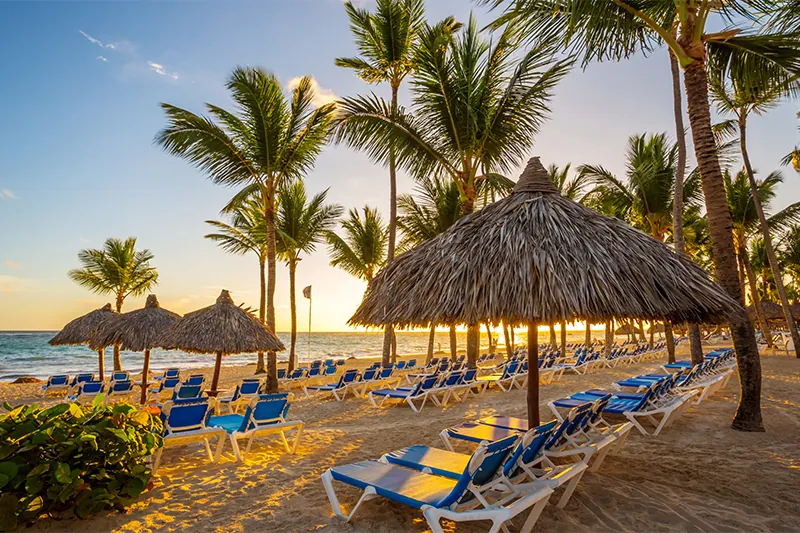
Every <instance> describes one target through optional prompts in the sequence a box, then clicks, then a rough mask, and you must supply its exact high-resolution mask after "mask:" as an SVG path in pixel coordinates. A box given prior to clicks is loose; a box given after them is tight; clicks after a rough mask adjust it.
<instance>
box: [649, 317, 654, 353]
mask: <svg viewBox="0 0 800 533" xmlns="http://www.w3.org/2000/svg"><path fill="white" fill-rule="evenodd" d="M655 336H656V323H655V322H650V342H649V343H648V346H649V347H650V349H651V350H652V349H653V346H654V345H655Z"/></svg>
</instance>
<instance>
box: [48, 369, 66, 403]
mask: <svg viewBox="0 0 800 533" xmlns="http://www.w3.org/2000/svg"><path fill="white" fill-rule="evenodd" d="M69 387H70V385H69V376H68V375H66V374H57V375H55V376H50V377H49V378H47V383H45V384H44V385H42V395H43V396H44V397H45V398H46V397H47V396H49V395H60V394H67V393H68V392H69Z"/></svg>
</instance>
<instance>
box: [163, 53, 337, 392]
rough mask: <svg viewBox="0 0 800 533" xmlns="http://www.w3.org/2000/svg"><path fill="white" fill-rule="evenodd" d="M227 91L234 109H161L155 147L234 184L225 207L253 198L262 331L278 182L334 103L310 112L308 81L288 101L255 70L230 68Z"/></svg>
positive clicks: (307, 152)
mask: <svg viewBox="0 0 800 533" xmlns="http://www.w3.org/2000/svg"><path fill="white" fill-rule="evenodd" d="M226 87H227V88H228V90H229V91H230V92H231V96H232V98H233V101H234V102H235V104H236V109H235V112H230V111H226V110H225V109H223V108H221V107H217V106H215V105H211V104H206V108H207V111H208V113H209V115H210V117H204V116H200V115H195V114H194V113H192V112H190V111H187V110H184V109H181V108H179V107H175V106H173V105H170V104H161V107H162V108H163V109H164V112H165V113H166V115H167V127H166V128H164V129H163V130H161V131H160V132H159V133H158V134H157V135H156V139H155V142H156V144H158V145H160V146H161V147H162V148H163V149H164V150H166V151H167V152H168V153H170V154H173V155H175V156H177V157H181V158H183V159H186V160H187V161H189V162H190V163H191V164H193V165H194V166H195V167H197V168H198V169H200V170H201V171H202V172H203V173H205V174H206V175H207V176H208V177H209V178H211V180H213V181H214V182H215V183H218V184H220V185H227V186H233V187H241V188H242V189H241V190H240V191H239V193H237V194H236V196H235V197H234V199H233V200H232V202H231V204H229V206H228V207H229V208H235V207H236V205H237V204H239V203H240V202H242V201H244V200H245V199H247V198H251V197H252V198H255V199H256V200H257V201H258V202H259V204H260V206H261V208H262V212H263V213H264V219H265V223H266V239H267V301H266V308H267V310H266V326H267V327H268V328H269V329H270V330H272V331H275V272H276V250H275V195H276V193H277V191H278V189H279V188H280V187H281V186H283V184H284V183H287V182H291V181H292V180H295V179H299V178H301V177H302V176H303V175H304V174H306V173H307V172H308V171H309V170H310V169H311V168H312V167H313V166H314V162H315V161H316V158H317V155H318V154H319V152H320V150H321V149H322V146H323V145H324V144H325V141H326V140H327V138H328V133H329V131H330V122H331V118H332V116H333V113H334V110H335V104H333V103H331V104H327V105H323V106H320V107H318V108H316V109H315V108H314V107H313V104H312V102H313V100H314V89H313V88H312V78H311V77H309V76H306V77H304V78H303V79H301V80H300V83H299V84H298V85H297V87H296V88H295V89H294V91H292V94H291V98H290V99H288V100H287V98H286V97H285V96H284V94H283V91H282V89H281V85H280V82H279V81H278V79H277V78H276V77H275V76H274V75H273V74H270V73H268V72H266V71H264V70H261V69H258V68H249V67H237V68H236V69H235V70H234V71H233V73H232V74H231V76H230V78H228V82H227V84H226ZM267 356H268V361H267V363H268V364H267V367H268V368H267V389H268V390H269V391H270V392H274V391H277V387H278V380H277V357H276V354H275V352H268V353H267Z"/></svg>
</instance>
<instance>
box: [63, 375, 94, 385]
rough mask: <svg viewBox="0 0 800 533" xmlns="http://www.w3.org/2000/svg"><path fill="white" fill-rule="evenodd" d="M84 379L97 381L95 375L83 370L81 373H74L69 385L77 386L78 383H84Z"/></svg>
mask: <svg viewBox="0 0 800 533" xmlns="http://www.w3.org/2000/svg"><path fill="white" fill-rule="evenodd" d="M86 381H97V380H96V379H95V375H94V374H92V373H90V372H85V373H81V374H76V375H75V376H74V377H73V378H72V380H71V381H70V382H69V384H70V386H71V387H77V386H78V385H79V384H81V383H84V382H86Z"/></svg>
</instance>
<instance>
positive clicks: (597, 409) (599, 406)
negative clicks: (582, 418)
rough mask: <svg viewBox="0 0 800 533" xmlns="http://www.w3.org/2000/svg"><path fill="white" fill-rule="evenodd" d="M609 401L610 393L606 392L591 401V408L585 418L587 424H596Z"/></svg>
mask: <svg viewBox="0 0 800 533" xmlns="http://www.w3.org/2000/svg"><path fill="white" fill-rule="evenodd" d="M610 401H611V395H610V394H606V395H605V396H602V397H601V398H598V399H597V400H595V401H594V402H593V403H592V410H591V413H590V414H589V416H588V417H587V418H586V420H587V422H588V423H589V424H596V423H597V422H599V421H600V419H601V418H602V417H603V409H605V407H606V406H607V405H608V402H610Z"/></svg>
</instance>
